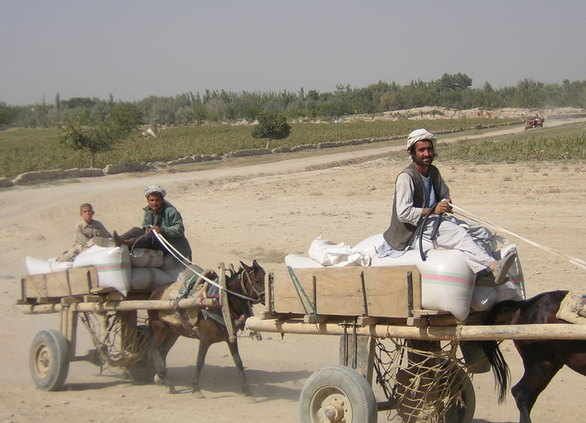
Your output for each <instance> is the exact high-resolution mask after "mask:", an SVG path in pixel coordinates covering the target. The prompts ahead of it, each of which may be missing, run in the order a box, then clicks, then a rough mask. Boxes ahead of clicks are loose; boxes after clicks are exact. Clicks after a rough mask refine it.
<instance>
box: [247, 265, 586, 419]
mask: <svg viewBox="0 0 586 423" xmlns="http://www.w3.org/2000/svg"><path fill="white" fill-rule="evenodd" d="M421 289H422V286H421V275H420V273H419V272H418V270H417V268H416V267H414V266H405V267H343V268H316V269H296V270H293V269H291V268H288V269H287V270H283V271H282V272H280V273H277V274H271V275H270V276H269V280H268V286H267V289H266V294H267V299H266V303H265V304H266V310H265V311H264V312H263V313H262V314H261V315H258V316H255V317H253V318H250V319H248V321H247V324H246V326H247V328H248V329H250V330H253V331H258V332H277V333H281V334H293V333H296V334H314V335H339V336H340V353H339V363H338V364H339V365H337V366H332V367H326V368H323V369H320V370H319V371H317V372H315V373H314V374H313V375H312V376H311V377H310V378H309V379H308V380H307V382H306V383H305V385H304V387H303V390H302V392H301V396H300V401H299V416H300V421H301V422H304V423H308V422H311V423H317V422H345V423H350V422H353V423H356V422H358V423H374V422H376V421H377V417H376V415H377V411H384V410H386V411H388V412H389V413H390V414H393V415H390V416H389V417H390V420H391V421H398V422H404V423H415V422H449V423H470V422H472V419H473V415H474V408H475V395H474V388H473V385H472V383H471V381H470V378H471V376H472V374H473V373H481V372H486V371H489V370H490V365H489V364H488V363H487V361H486V356H484V355H483V352H482V349H481V348H479V344H478V343H477V342H475V341H483V340H504V339H538V338H541V339H543V337H544V333H547V338H548V339H586V327H585V326H579V325H571V324H567V325H516V326H504V325H503V326H500V325H499V326H484V325H482V321H483V314H482V313H472V314H471V315H470V316H469V318H468V319H467V320H466V321H465V322H458V321H457V320H456V319H455V318H454V317H453V316H452V315H451V314H449V313H445V312H440V311H432V310H424V309H422V307H421ZM544 326H547V328H544ZM373 380H375V381H376V382H377V384H378V385H379V387H380V389H381V390H382V392H383V393H384V395H385V397H386V398H385V399H384V400H383V401H378V402H377V401H376V399H375V395H374V391H373ZM394 417H396V420H393V418H394Z"/></svg>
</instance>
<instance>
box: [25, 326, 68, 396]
mask: <svg viewBox="0 0 586 423" xmlns="http://www.w3.org/2000/svg"><path fill="white" fill-rule="evenodd" d="M29 368H30V371H31V376H32V378H33V381H34V382H35V385H37V388H39V389H42V390H43V391H57V390H59V389H61V388H63V384H64V383H65V379H67V373H68V372H69V342H68V341H67V340H66V339H65V337H64V336H63V335H61V332H58V331H56V330H52V329H49V330H42V331H40V332H39V333H37V335H36V336H35V338H34V339H33V342H32V345H31V349H30V353H29Z"/></svg>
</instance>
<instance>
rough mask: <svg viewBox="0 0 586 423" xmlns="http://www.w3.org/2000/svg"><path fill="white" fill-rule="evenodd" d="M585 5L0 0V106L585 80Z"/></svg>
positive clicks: (566, 0)
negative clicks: (208, 93) (440, 82)
mask: <svg viewBox="0 0 586 423" xmlns="http://www.w3.org/2000/svg"><path fill="white" fill-rule="evenodd" d="M585 41H586V1H584V0H559V1H556V2H553V1H550V0H548V1H540V0H532V1H526V0H489V1H486V0H484V1H477V0H461V1H456V0H453V1H452V0H443V1H440V0H436V1H426V0H420V1H413V0H411V1H402V0H396V1H395V0H386V1H384V0H371V1H368V0H363V1H348V0H294V1H281V0H247V1H244V0H241V1H228V0H210V1H208V0H167V1H161V0H100V1H95V0H19V1H14V0H0V54H1V56H0V58H1V59H0V102H5V103H8V104H32V103H38V102H41V101H42V100H43V99H44V98H45V99H46V100H47V101H52V100H53V99H54V97H55V95H56V93H59V95H60V97H61V99H67V98H71V97H99V98H106V97H108V95H109V94H112V95H113V96H114V97H115V98H116V99H119V100H128V101H133V100H140V99H142V98H144V97H147V96H149V95H164V96H174V95H177V94H181V93H184V92H187V91H194V92H195V91H200V92H202V91H203V90H205V89H206V88H208V89H226V90H232V91H244V90H246V91H275V90H282V89H286V90H290V91H298V90H299V89H300V88H304V89H305V91H306V92H307V91H308V90H311V89H315V90H318V91H322V92H323V91H331V90H334V89H335V87H336V85H337V84H350V85H351V86H352V87H364V86H367V85H369V84H372V83H376V82H378V81H386V82H390V81H395V82H397V83H399V84H405V83H409V82H410V81H412V80H417V79H420V80H424V81H430V80H433V79H437V78H439V77H441V75H442V74H444V73H457V72H463V73H466V74H468V75H469V76H470V77H471V78H472V81H473V86H477V87H481V86H482V85H483V84H484V83H485V82H489V83H491V84H492V85H493V86H494V87H502V86H506V85H514V84H516V83H517V82H518V81H520V80H522V79H524V78H529V79H533V80H536V81H541V82H546V83H547V82H554V83H555V82H561V81H562V80H564V79H569V80H572V81H573V80H585V79H586V47H585V46H584V43H585Z"/></svg>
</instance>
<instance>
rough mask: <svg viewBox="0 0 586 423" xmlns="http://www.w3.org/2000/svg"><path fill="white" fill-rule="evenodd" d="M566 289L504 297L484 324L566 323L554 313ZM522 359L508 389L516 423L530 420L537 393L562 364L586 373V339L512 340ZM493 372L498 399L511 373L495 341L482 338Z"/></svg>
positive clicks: (584, 374) (503, 396)
mask: <svg viewBox="0 0 586 423" xmlns="http://www.w3.org/2000/svg"><path fill="white" fill-rule="evenodd" d="M567 294H568V291H551V292H544V293H541V294H539V295H537V296H535V297H533V298H530V299H528V300H525V301H503V302H500V303H498V304H496V306H495V307H493V308H492V309H491V310H490V311H489V312H488V314H487V315H486V317H485V319H484V323H485V324H489V325H492V324H513V325H514V324H545V323H568V322H566V321H564V320H561V319H558V318H557V317H556V313H557V312H558V310H559V308H560V304H561V302H562V300H563V299H564V298H565V297H566V295H567ZM513 342H514V344H515V347H516V349H517V351H518V353H519V354H520V355H521V358H522V359H523V367H524V374H523V377H522V378H521V380H520V381H519V382H518V383H517V384H516V385H515V386H513V388H512V389H511V393H512V394H513V397H514V398H515V403H516V404H517V408H518V409H519V413H520V420H519V423H531V417H530V413H531V409H532V408H533V405H534V404H535V401H536V400H537V397H538V396H539V394H540V393H541V392H542V391H543V390H544V389H545V388H546V387H547V385H548V384H549V382H550V381H551V380H552V378H553V377H554V376H555V375H556V373H557V372H558V371H559V370H560V369H561V368H562V367H563V366H564V365H566V366H568V367H569V368H570V369H572V370H574V371H575V372H577V373H580V374H581V375H583V376H586V341H578V340H571V341H560V340H545V341H535V340H532V341H522V340H514V341H513ZM481 344H482V347H483V350H484V353H485V354H486V356H487V358H488V360H489V362H490V364H491V367H492V370H493V374H494V376H495V382H496V384H497V387H498V399H499V402H502V401H503V400H504V398H505V395H506V391H507V386H508V384H509V379H510V373H509V367H508V365H507V362H506V361H505V359H504V357H503V355H502V353H501V351H500V350H499V347H498V343H497V342H496V341H482V342H481Z"/></svg>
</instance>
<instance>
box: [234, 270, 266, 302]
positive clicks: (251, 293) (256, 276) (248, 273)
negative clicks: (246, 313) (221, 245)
mask: <svg viewBox="0 0 586 423" xmlns="http://www.w3.org/2000/svg"><path fill="white" fill-rule="evenodd" d="M240 266H241V269H242V276H241V278H242V279H241V280H242V284H241V285H242V289H243V291H244V294H245V295H246V296H248V297H250V298H253V299H254V300H255V301H254V302H255V303H263V304H264V300H265V274H266V272H265V270H264V269H263V268H262V266H261V265H260V264H258V262H257V261H256V260H252V265H250V266H248V265H247V264H246V263H244V262H243V261H240Z"/></svg>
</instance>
